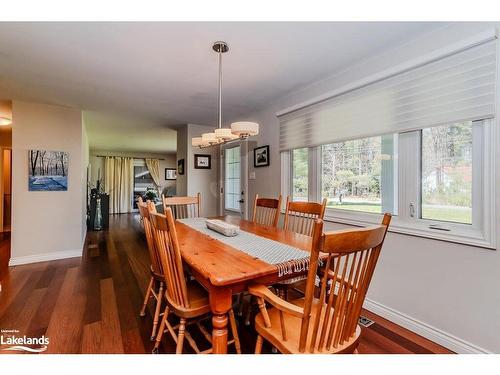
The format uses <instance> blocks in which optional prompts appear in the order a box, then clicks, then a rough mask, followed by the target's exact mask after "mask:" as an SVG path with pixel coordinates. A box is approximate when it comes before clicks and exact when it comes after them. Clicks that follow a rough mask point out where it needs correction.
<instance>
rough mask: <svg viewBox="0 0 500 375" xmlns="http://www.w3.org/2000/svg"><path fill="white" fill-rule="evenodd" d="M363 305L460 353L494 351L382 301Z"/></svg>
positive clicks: (367, 302)
mask: <svg viewBox="0 0 500 375" xmlns="http://www.w3.org/2000/svg"><path fill="white" fill-rule="evenodd" d="M363 307H364V308H365V309H367V310H369V311H371V312H373V313H375V314H377V315H380V316H381V317H383V318H385V319H387V320H390V321H391V322H393V323H396V324H399V325H400V326H402V327H404V328H406V329H409V330H410V331H412V332H415V333H416V334H418V335H420V336H423V337H425V338H426V339H429V340H431V341H433V342H435V343H437V344H439V345H442V346H444V347H445V348H448V349H450V350H452V351H454V352H455V353H459V354H491V353H492V352H490V351H488V350H486V349H484V348H481V347H479V346H477V345H474V344H472V343H470V342H468V341H465V340H462V339H460V338H458V337H456V336H454V335H452V334H450V333H448V332H444V331H442V330H440V329H438V328H436V327H433V326H431V325H429V324H426V323H424V322H421V321H419V320H417V319H414V318H412V317H411V316H408V315H406V314H403V313H401V312H399V311H397V310H394V309H392V308H390V307H387V306H384V305H382V304H381V303H378V302H375V301H372V300H370V299H368V298H367V299H365V303H364V304H363Z"/></svg>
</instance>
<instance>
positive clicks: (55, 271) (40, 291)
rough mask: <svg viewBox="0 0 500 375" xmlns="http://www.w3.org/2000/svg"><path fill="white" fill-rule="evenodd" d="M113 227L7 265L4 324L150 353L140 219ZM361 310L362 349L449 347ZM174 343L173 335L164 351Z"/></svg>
mask: <svg viewBox="0 0 500 375" xmlns="http://www.w3.org/2000/svg"><path fill="white" fill-rule="evenodd" d="M110 225H111V227H110V230H108V231H103V232H90V233H89V234H88V236H87V243H86V246H85V250H84V254H83V257H82V258H72V259H65V260H60V261H53V262H45V263H36V264H30V265H23V266H17V267H11V268H9V269H8V272H6V274H5V275H4V278H3V282H2V288H3V289H2V291H1V292H0V329H16V330H18V331H19V333H18V334H17V335H18V336H21V335H26V336H29V337H37V336H41V335H45V336H46V337H49V339H50V344H49V347H48V352H49V353H148V352H150V351H151V349H152V343H151V341H150V340H149V336H150V329H151V325H152V319H151V312H152V311H151V310H150V311H149V313H148V314H146V316H145V317H143V318H141V317H139V314H138V312H139V309H140V307H141V304H142V299H143V293H144V290H145V288H146V286H147V283H148V281H149V273H148V267H149V262H148V254H147V250H146V247H145V246H146V244H145V240H144V238H143V235H142V232H141V230H140V226H139V221H138V217H137V216H136V215H115V216H113V217H112V218H111V224H110ZM363 315H365V316H367V317H369V318H370V319H372V320H374V321H375V323H374V324H373V325H371V326H370V327H369V328H363V333H362V339H361V343H360V345H359V352H360V353H405V354H407V353H450V352H449V351H448V350H447V349H445V348H443V347H441V346H439V345H437V344H435V343H433V342H431V341H429V340H427V339H425V338H423V337H421V336H418V335H416V334H414V333H412V332H410V331H408V330H406V329H404V328H402V327H400V326H397V325H396V324H393V323H391V322H389V321H387V320H385V319H382V318H380V317H378V316H376V315H374V314H372V313H370V312H368V311H364V312H363ZM239 332H240V336H241V340H242V349H243V352H245V353H251V352H253V349H254V345H255V332H254V331H253V328H252V327H251V326H250V327H246V326H245V325H244V324H243V322H242V319H241V318H240V321H239ZM193 334H194V336H195V337H197V336H198V335H197V334H196V332H193ZM165 336H168V335H165ZM201 341H202V340H201ZM173 349H174V343H173V340H172V339H171V338H170V337H167V339H166V340H164V344H163V347H162V348H161V352H163V353H171V352H173ZM188 349H189V346H188V345H185V350H186V351H188V352H189V350H188ZM202 349H203V348H202ZM270 349H271V348H270V347H268V346H267V347H264V351H266V352H270ZM0 352H1V351H0Z"/></svg>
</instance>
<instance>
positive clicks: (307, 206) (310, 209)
mask: <svg viewBox="0 0 500 375" xmlns="http://www.w3.org/2000/svg"><path fill="white" fill-rule="evenodd" d="M326 202H327V199H326V198H325V199H323V202H322V203H316V202H293V201H290V198H289V197H287V198H286V211H285V223H284V225H283V228H284V229H285V230H289V231H292V232H295V233H299V234H305V235H306V236H312V232H313V227H314V221H315V220H316V219H321V220H323V217H324V216H325V209H326Z"/></svg>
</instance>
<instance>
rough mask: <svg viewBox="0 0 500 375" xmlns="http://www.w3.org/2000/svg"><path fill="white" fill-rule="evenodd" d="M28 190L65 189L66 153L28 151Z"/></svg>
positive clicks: (66, 180) (66, 176) (66, 185)
mask: <svg viewBox="0 0 500 375" xmlns="http://www.w3.org/2000/svg"><path fill="white" fill-rule="evenodd" d="M28 157H29V160H28V162H29V166H28V167H29V191H67V190H68V157H69V155H68V153H67V152H64V151H43V150H30V151H29V155H28Z"/></svg>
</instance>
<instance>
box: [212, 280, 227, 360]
mask: <svg viewBox="0 0 500 375" xmlns="http://www.w3.org/2000/svg"><path fill="white" fill-rule="evenodd" d="M209 295H210V309H211V310H212V326H213V330H212V353H213V354H226V353H227V323H228V317H227V313H228V311H229V309H231V303H232V299H231V297H232V294H231V289H230V288H221V287H219V288H213V289H211V290H210V291H209Z"/></svg>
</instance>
